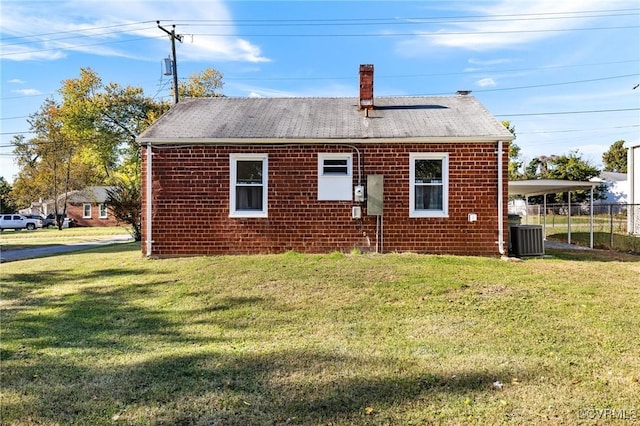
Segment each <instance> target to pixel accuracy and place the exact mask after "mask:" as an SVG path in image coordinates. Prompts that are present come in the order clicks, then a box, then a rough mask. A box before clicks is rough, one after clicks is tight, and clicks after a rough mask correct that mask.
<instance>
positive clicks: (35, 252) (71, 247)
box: [0, 235, 133, 263]
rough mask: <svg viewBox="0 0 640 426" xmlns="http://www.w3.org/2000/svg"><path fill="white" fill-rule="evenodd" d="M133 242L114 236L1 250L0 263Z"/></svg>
mask: <svg viewBox="0 0 640 426" xmlns="http://www.w3.org/2000/svg"><path fill="white" fill-rule="evenodd" d="M131 241H133V238H131V236H130V235H114V236H113V237H109V238H106V239H104V240H99V241H90V242H85V243H74V244H63V245H55V246H47V247H34V248H26V249H20V250H2V251H1V252H0V263H2V262H13V261H15V260H24V259H35V258H38V257H46V256H51V255H54V254H59V253H68V252H72V251H78V250H86V249H90V248H94V247H100V246H105V245H109V244H117V243H128V242H131Z"/></svg>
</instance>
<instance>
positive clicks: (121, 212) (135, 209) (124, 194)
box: [106, 177, 142, 241]
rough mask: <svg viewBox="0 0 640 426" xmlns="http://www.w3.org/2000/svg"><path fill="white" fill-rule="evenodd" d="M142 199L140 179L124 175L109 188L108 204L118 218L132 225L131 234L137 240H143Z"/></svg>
mask: <svg viewBox="0 0 640 426" xmlns="http://www.w3.org/2000/svg"><path fill="white" fill-rule="evenodd" d="M141 201H142V197H141V191H140V179H137V178H136V179H128V178H127V177H122V178H120V179H119V180H118V182H117V183H116V184H115V185H114V186H113V187H112V188H108V189H107V200H106V205H107V206H108V207H109V209H110V210H111V212H112V213H113V215H114V216H115V217H116V219H118V220H119V221H121V222H124V223H126V224H129V225H131V235H132V236H133V238H134V239H135V240H136V241H141V240H142V217H141V212H142V202H141Z"/></svg>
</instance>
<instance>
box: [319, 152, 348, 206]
mask: <svg viewBox="0 0 640 426" xmlns="http://www.w3.org/2000/svg"><path fill="white" fill-rule="evenodd" d="M352 158H353V155H352V154H349V153H319V154H318V200H334V201H351V200H352V199H353V195H352V190H353V167H352V163H353V161H352Z"/></svg>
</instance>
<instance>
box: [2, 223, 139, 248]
mask: <svg viewBox="0 0 640 426" xmlns="http://www.w3.org/2000/svg"><path fill="white" fill-rule="evenodd" d="M127 234H130V228H129V227H125V226H109V227H87V228H64V229H62V230H59V229H57V228H45V229H36V230H35V231H26V230H21V231H14V230H4V231H2V232H0V248H1V249H2V250H20V249H23V248H29V247H35V246H38V247H42V246H47V245H59V244H73V243H84V242H90V241H97V240H100V239H103V238H106V237H110V236H113V235H127Z"/></svg>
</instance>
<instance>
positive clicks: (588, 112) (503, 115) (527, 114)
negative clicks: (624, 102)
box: [494, 108, 640, 117]
mask: <svg viewBox="0 0 640 426" xmlns="http://www.w3.org/2000/svg"><path fill="white" fill-rule="evenodd" d="M624 111H640V108H620V109H600V110H588V111H558V112H529V113H522V114H494V116H495V117H526V116H531V115H565V114H596V113H603V112H624Z"/></svg>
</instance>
